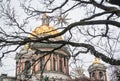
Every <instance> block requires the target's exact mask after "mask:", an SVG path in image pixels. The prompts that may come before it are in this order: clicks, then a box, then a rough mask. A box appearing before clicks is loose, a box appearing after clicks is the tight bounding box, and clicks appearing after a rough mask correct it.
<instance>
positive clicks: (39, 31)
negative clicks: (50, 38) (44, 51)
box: [30, 24, 62, 40]
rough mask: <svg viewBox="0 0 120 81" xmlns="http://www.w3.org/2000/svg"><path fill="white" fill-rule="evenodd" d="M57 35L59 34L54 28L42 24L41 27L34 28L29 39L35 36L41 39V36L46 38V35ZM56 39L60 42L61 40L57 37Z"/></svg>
mask: <svg viewBox="0 0 120 81" xmlns="http://www.w3.org/2000/svg"><path fill="white" fill-rule="evenodd" d="M57 33H59V32H58V31H57V30H56V29H55V28H54V27H52V26H49V25H47V24H42V25H40V26H38V27H36V28H35V29H34V30H33V31H32V33H31V35H30V38H32V37H34V36H37V37H39V36H41V37H43V36H47V35H55V34H57ZM56 38H57V39H58V40H61V39H62V37H61V36H58V37H56Z"/></svg>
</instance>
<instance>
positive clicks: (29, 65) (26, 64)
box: [25, 61, 31, 70]
mask: <svg viewBox="0 0 120 81" xmlns="http://www.w3.org/2000/svg"><path fill="white" fill-rule="evenodd" d="M30 67H31V63H30V61H26V62H25V70H29V69H30Z"/></svg>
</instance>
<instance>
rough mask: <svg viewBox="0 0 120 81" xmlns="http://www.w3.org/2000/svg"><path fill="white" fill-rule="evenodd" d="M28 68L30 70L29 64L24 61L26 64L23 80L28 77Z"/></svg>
mask: <svg viewBox="0 0 120 81" xmlns="http://www.w3.org/2000/svg"><path fill="white" fill-rule="evenodd" d="M30 68H31V63H30V61H26V62H25V68H24V74H25V78H27V77H29V74H30Z"/></svg>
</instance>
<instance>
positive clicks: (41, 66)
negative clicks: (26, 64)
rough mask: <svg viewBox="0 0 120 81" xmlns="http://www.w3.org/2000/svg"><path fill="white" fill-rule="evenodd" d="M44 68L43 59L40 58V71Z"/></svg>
mask: <svg viewBox="0 0 120 81" xmlns="http://www.w3.org/2000/svg"><path fill="white" fill-rule="evenodd" d="M43 68H44V57H41V58H40V70H43Z"/></svg>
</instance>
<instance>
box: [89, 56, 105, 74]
mask: <svg viewBox="0 0 120 81" xmlns="http://www.w3.org/2000/svg"><path fill="white" fill-rule="evenodd" d="M94 70H102V71H105V70H106V67H105V65H104V64H102V63H101V62H100V60H99V59H98V58H95V59H94V61H93V63H92V64H91V65H90V66H89V68H88V71H89V72H92V71H94Z"/></svg>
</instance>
